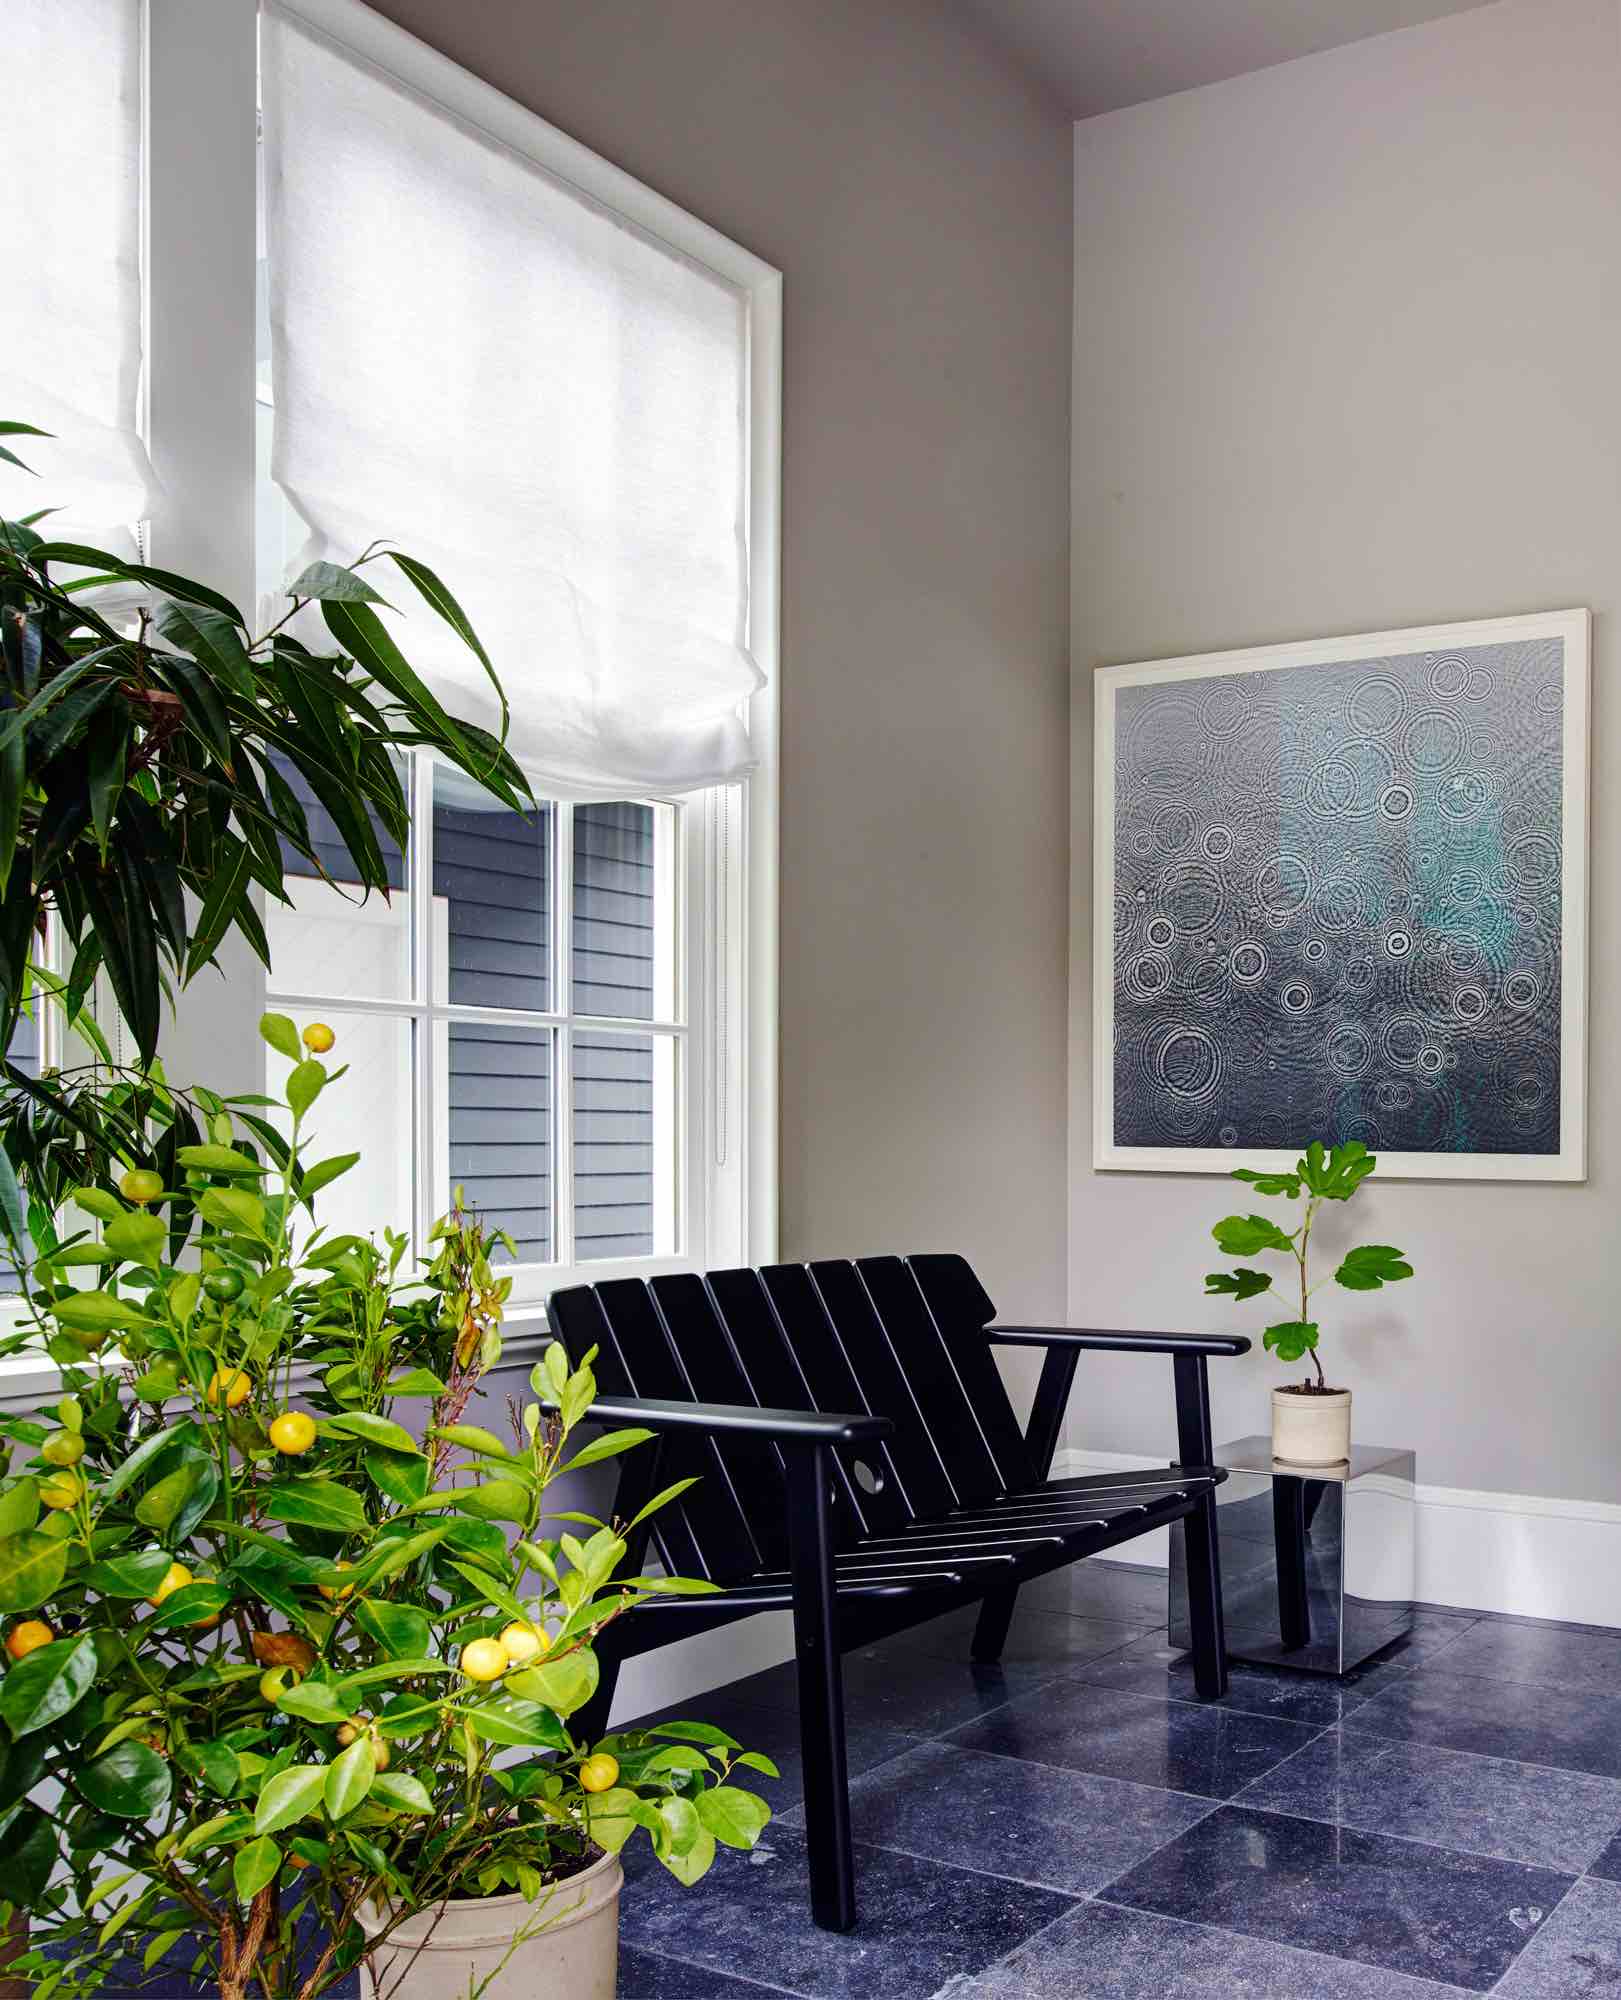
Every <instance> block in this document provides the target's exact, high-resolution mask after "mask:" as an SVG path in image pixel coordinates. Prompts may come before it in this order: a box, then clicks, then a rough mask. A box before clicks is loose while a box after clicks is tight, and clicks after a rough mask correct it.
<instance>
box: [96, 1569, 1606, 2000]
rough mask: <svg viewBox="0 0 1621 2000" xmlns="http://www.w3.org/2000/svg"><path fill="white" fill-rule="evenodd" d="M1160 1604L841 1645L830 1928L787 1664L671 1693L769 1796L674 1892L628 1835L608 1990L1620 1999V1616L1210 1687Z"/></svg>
mask: <svg viewBox="0 0 1621 2000" xmlns="http://www.w3.org/2000/svg"><path fill="white" fill-rule="evenodd" d="M1164 1616H1165V1576H1164V1572H1163V1571H1157V1572H1156V1571H1146V1570H1140V1569H1128V1568H1124V1567H1118V1566H1110V1565H1107V1564H1104V1563H1099V1562H1093V1563H1085V1564H1081V1565H1079V1566H1077V1567H1076V1568H1074V1569H1072V1570H1070V1571H1068V1572H1065V1573H1063V1574H1061V1575H1059V1576H1057V1577H1054V1578H1050V1579H1047V1580H1046V1581H1045V1582H1043V1583H1040V1584H1035V1585H1031V1586H1029V1587H1028V1588H1027V1590H1026V1592H1025V1593H1024V1597H1023V1599H1022V1600H1021V1608H1020V1612H1019V1616H1018V1619H1017V1622H1016V1624H1015V1627H1014V1630H1013V1633H1012V1636H1011V1638H1010V1641H1009V1644H1008V1647H1007V1652H1006V1655H1005V1658H1004V1661H1003V1664H1002V1665H1001V1666H1000V1667H998V1668H990V1669H986V1668H975V1667H973V1666H971V1665H970V1664H968V1660H967V1650H968V1626H969V1623H971V1614H964V1615H962V1616H960V1617H957V1618H954V1619H949V1620H943V1621H941V1622H940V1623H939V1624H937V1625H935V1626H932V1627H927V1628H924V1629H921V1630H917V1631H914V1632H910V1633H908V1634H906V1635H905V1636H904V1637H902V1638H900V1639H897V1640H894V1641H891V1642H889V1643H888V1644H886V1645H884V1646H882V1647H879V1648H875V1649H873V1650H872V1651H870V1652H865V1653H858V1654H854V1655H851V1656H849V1657H848V1658H847V1660H846V1667H845V1675H846V1690H847V1698H848V1707H849V1718H850V1727H849V1744H850V1766H851V1772H852V1778H853V1784H852V1797H853V1801H854V1809H855V1821H856V1835H857V1838H858V1840H859V1842H860V1843H861V1844H860V1848H859V1850H858V1861H859V1871H860V1879H859V1901H860V1912H861V1916H860V1922H859V1924H858V1926H857V1928H856V1930H855V1931H854V1932H852V1933H851V1934H850V1935H848V1936H844V1937H834V1936H830V1935H829V1934H828V1933H826V1932H824V1931H819V1930H817V1929H816V1928H815V1926H814V1925H813V1924H812V1923H811V1921H810V1912H809V1908H808V1903H807V1895H806V1885H805V1866H804V1840H803V1833H802V1830H801V1823H800V1817H799V1814H798V1811H797V1809H796V1808H797V1804H798V1800H799V1795H800V1757H799V1749H798V1725H797V1721H796V1717H795V1696H794V1680H793V1674H792V1671H791V1669H787V1668H777V1669H773V1670H772V1671H771V1672H769V1673H764V1674H756V1675H754V1676H753V1677H752V1678H750V1679H748V1680H744V1681H737V1682H734V1683H733V1684H732V1685H731V1686H729V1687H726V1688H721V1689H718V1690H716V1691H714V1692H712V1693H710V1694H706V1695H703V1696H700V1697H697V1698H695V1699H694V1700H693V1701H692V1702H690V1703H683V1704H682V1705H681V1708H680V1709H679V1710H677V1711H672V1713H689V1714H695V1715H697V1716H699V1717H701V1718H702V1719H704V1720H705V1721H709V1722H714V1723H717V1724H719V1725H720V1726H721V1727H722V1728H725V1729H727V1730H729V1731H730V1732H731V1733H732V1734H733V1735H735V1736H736V1737H737V1738H738V1739H739V1740H740V1741H741V1742H742V1743H744V1744H745V1745H746V1746H748V1747H749V1748H751V1749H755V1750H763V1751H765V1752H766V1753H767V1754H768V1755H769V1756H771V1757H772V1758H774V1759H775V1760H776V1761H777V1763H778V1764H779V1765H780V1767H781V1771H782V1778H781V1782H780V1783H777V1784H772V1783H770V1782H769V1781H766V1780H763V1779H762V1780H759V1781H758V1784H759V1789H760V1790H761V1791H762V1792H763V1793H765V1794H766V1795H767V1796H768V1797H769V1798H770V1799H771V1801H772V1804H773V1807H774V1809H775V1811H776V1814H777V1818H776V1820H775V1821H774V1823H773V1824H772V1825H771V1826H770V1827H769V1828H768V1829H767V1832H766V1836H765V1839H764V1841H763V1843H762V1845H761V1846H760V1847H759V1848H758V1849H756V1850H755V1852H754V1853H753V1854H752V1855H741V1854H737V1853H733V1852H729V1851H727V1850H724V1849H723V1850H722V1852H721V1855H720V1858H719V1860H718V1861H717V1863H716V1866H715V1868H714V1869H713V1871H712V1872H711V1874H710V1875H709V1876H708V1877H707V1878H706V1879H705V1881H704V1882H703V1883H702V1884H701V1885H699V1886H698V1887H697V1888H695V1889H692V1890H684V1889H681V1888H679V1887H678V1886H677V1885H676V1884H675V1883H674V1882H673V1881H672V1880H671V1879H670V1877H669V1876H668V1875H666V1874H665V1873H664V1871H663V1870H662V1869H660V1868H659V1867H658V1866H657V1864H656V1863H653V1862H652V1861H651V1860H650V1858H648V1857H647V1854H646V1850H645V1846H643V1847H642V1852H641V1856H640V1858H631V1857H627V1861H628V1864H629V1865H628V1873H629V1875H630V1878H631V1879H630V1880H629V1881H628V1882H627V1885H626V1890H625V1895H624V1900H623V1903H622V1905H621V1910H622V1937H623V1952H622V1960H621V1972H620V1983H619V2000H759V1996H760V1995H762V1994H772V1993H776V1994H790V1995H797V1996H803V1997H804V2000H1447V1996H1451V2000H1459V1996H1461V1995H1464V1994H1470V1993H1495V1994H1498V1995H1501V1996H1503V2000H1578V1996H1585V1995H1604V1996H1607V2000H1621V1632H1617V1631H1611V1630H1599V1629H1585V1628H1581V1627H1575V1626H1568V1625H1550V1624H1539V1623H1536V1622H1534V1621H1528V1620H1511V1619H1503V1618H1495V1617H1487V1618H1477V1617H1475V1616H1473V1615H1471V1614H1469V1613H1466V1612H1443V1611H1427V1612H1421V1613H1419V1614H1418V1619H1417V1623H1416V1626H1415V1629H1414V1631H1413V1632H1412V1634H1411V1635H1410V1636H1409V1637H1407V1638H1405V1639H1403V1640H1400V1641H1398V1642H1397V1644H1396V1645H1394V1646H1392V1647H1390V1648H1388V1649H1387V1651H1386V1652H1385V1653H1384V1654H1383V1655H1381V1656H1379V1657H1377V1658H1375V1659H1374V1660H1371V1661H1369V1662H1367V1663H1366V1664H1365V1665H1364V1666H1363V1667H1361V1668H1360V1669H1359V1670H1358V1671H1357V1672H1355V1673H1353V1674H1352V1675H1350V1676H1349V1677H1348V1678H1347V1679H1345V1680H1343V1681H1338V1682H1336V1681H1326V1680H1323V1679H1321V1678H1319V1677H1317V1676H1311V1675H1298V1674H1290V1673H1287V1672H1284V1671H1278V1670H1272V1669H1267V1668H1259V1667H1246V1666H1241V1665H1239V1666H1235V1667H1234V1668H1233V1671H1232V1690H1231V1692H1230V1693H1229V1695H1228V1696H1227V1698H1226V1699H1225V1700H1224V1701H1223V1702H1221V1703H1216V1704H1213V1703H1204V1702H1200V1701H1198V1700H1197V1699H1196V1697H1195V1695H1194V1691H1193V1687H1192V1681H1191V1676H1190V1674H1189V1672H1188V1670H1187V1668H1186V1666H1185V1665H1184V1663H1183V1661H1182V1658H1181V1657H1180V1656H1179V1655H1177V1654H1176V1653H1174V1652H1173V1651H1171V1649H1170V1648H1169V1647H1168V1646H1167V1644H1166V1642H1165V1632H1164ZM639 1845H640V1844H639ZM633 1854H634V1850H633ZM131 1971H132V1973H133V1972H135V1969H134V1968H131ZM207 1990H208V1989H207V1988H205V1987H200V1986H193V1985H192V1984H191V1983H190V1982H189V1981H187V1980H185V1979H183V1978H179V1977H177V1975H176V1974H175V1973H173V1972H166V1971H164V1970H163V1969H162V1968H160V1969H159V1970H158V1971H157V1973H155V1974H154V1975H153V1976H152V1978H151V1979H150V1980H142V1979H140V1978H139V1976H138V1974H137V1975H136V1976H135V1977H134V1978H133V1979H132V1980H131V1981H130V1983H129V1984H127V1985H126V1984H124V1983H123V1982H122V1981H121V1980H120V1979H118V1978H117V1977H116V1975H115V1977H114V1979H113V1981H112V1982H111V1984H110V1985H109V1987H108V1988H106V1989H104V1994H105V1995H106V1996H109V2000H110V1996H111V1995H112V1994H113V1993H118V1994H121V1995H123V1994H136V1993H138V1994H140V1995H142V1996H143V2000H160V1996H177V1995H181V1994H186V1995H193V1994H201V1993H206V1991H207ZM353 1991H354V1989H353V1987H352V1986H350V1987H348V1988H346V1989H345V1990H344V1992H343V1993H342V1995H340V2000H350V1996H351V1995H352V1994H353ZM403 2000H408V1996H403Z"/></svg>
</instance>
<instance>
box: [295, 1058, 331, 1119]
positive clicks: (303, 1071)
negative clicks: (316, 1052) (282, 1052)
mask: <svg viewBox="0 0 1621 2000" xmlns="http://www.w3.org/2000/svg"><path fill="white" fill-rule="evenodd" d="M325 1088H326V1065H325V1063H318V1062H316V1061H315V1060H314V1059H313V1057H312V1058H310V1059H309V1060H307V1061H305V1062H301V1063H297V1064H295V1065H294V1067H293V1070H292V1073H291V1074H290V1075H289V1076H288V1078H287V1103H288V1105H289V1107H290V1109H291V1110H292V1112H293V1114H294V1116H295V1117H299V1118H302V1117H303V1116H304V1114H305V1112H306V1111H308V1110H309V1108H310V1106H311V1105H312V1104H313V1103H314V1102H315V1100H316V1098H318V1097H319V1096H320V1094H321V1092H322V1091H323V1090H324V1089H325Z"/></svg>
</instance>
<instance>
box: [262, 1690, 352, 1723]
mask: <svg viewBox="0 0 1621 2000" xmlns="http://www.w3.org/2000/svg"><path fill="white" fill-rule="evenodd" d="M359 1706H360V1702H359V1698H358V1697H357V1696H355V1695H352V1694H345V1693H344V1692H343V1691H342V1690H341V1689H340V1688H337V1687H335V1686H334V1685H333V1684H332V1682H331V1681H300V1682H299V1683H298V1685H297V1686H296V1687H290V1688H287V1689H286V1690H284V1692H283V1693H282V1694H281V1695H280V1696H279V1698H278V1699H277V1702H276V1708H277V1710H278V1712H279V1713H280V1714H282V1715H296V1716H299V1717H301V1718H302V1720H304V1721H305V1722H332V1723H338V1722H344V1721H347V1719H348V1718H349V1717H350V1716H351V1715H353V1714H354V1712H355V1710H356V1709H357V1708H358V1707H359Z"/></svg>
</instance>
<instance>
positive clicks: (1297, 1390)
mask: <svg viewBox="0 0 1621 2000" xmlns="http://www.w3.org/2000/svg"><path fill="white" fill-rule="evenodd" d="M1377 1165H1378V1162H1377V1160H1376V1159H1375V1158H1374V1156H1373V1154H1371V1153H1370V1152H1369V1151H1368V1149H1367V1147H1366V1146H1364V1145H1362V1144H1360V1143H1359V1142H1358V1141H1356V1140H1350V1141H1348V1142H1347V1143H1346V1144H1345V1145H1343V1146H1335V1147H1333V1148H1332V1149H1330V1148H1328V1147H1326V1146H1324V1145H1323V1143H1322V1142H1321V1141H1320V1140H1313V1142H1312V1143H1311V1145H1309V1146H1308V1147H1307V1148H1306V1151H1305V1153H1304V1155H1303V1156H1302V1157H1301V1158H1300V1159H1299V1160H1297V1161H1296V1162H1295V1165H1294V1169H1293V1171H1292V1172H1284V1173H1267V1172H1257V1171H1256V1170H1255V1169H1254V1168H1251V1167H1240V1168H1238V1169H1236V1170H1235V1172H1234V1174H1233V1179H1234V1180H1236V1181H1245V1182H1247V1183H1248V1184H1249V1185H1250V1186H1251V1187H1253V1188H1254V1190H1255V1192H1256V1193H1257V1194H1259V1195H1274V1196H1278V1197H1280V1198H1282V1199H1283V1200H1285V1201H1292V1202H1296V1203H1298V1204H1299V1207H1298V1210H1297V1219H1296V1221H1295V1226H1294V1228H1293V1229H1285V1228H1284V1227H1283V1225H1282V1224H1281V1223H1278V1222H1274V1221H1272V1220H1271V1218H1270V1217H1268V1216H1264V1215H1229V1216H1225V1217H1224V1218H1223V1219H1222V1220H1221V1221H1220V1222H1218V1223H1217V1224H1216V1226H1215V1228H1214V1229H1213V1230H1212V1231H1211V1232H1210V1233H1211V1235H1212V1236H1213V1237H1214V1238H1215V1241H1216V1247H1217V1248H1218V1249H1219V1250H1221V1251H1222V1252H1223V1254H1224V1255H1226V1256H1228V1257H1256V1256H1275V1257H1281V1258H1284V1259H1285V1260H1286V1261H1287V1263H1288V1264H1289V1265H1290V1266H1292V1268H1290V1269H1288V1270H1286V1272H1285V1274H1284V1275H1285V1277H1286V1279H1287V1282H1288V1285H1289V1288H1290V1289H1289V1303H1290V1304H1291V1305H1295V1306H1297V1308H1298V1315H1297V1317H1296V1318H1294V1319H1285V1320H1277V1321H1274V1322H1273V1324H1272V1325H1270V1326H1268V1327H1267V1328H1266V1329H1265V1330H1264V1332H1263V1333H1262V1335H1261V1339H1262V1341H1263V1342H1264V1343H1265V1346H1266V1348H1267V1351H1268V1352H1269V1353H1271V1354H1275V1355H1276V1356H1277V1357H1278V1359H1279V1360H1280V1361H1288V1362H1295V1361H1301V1360H1304V1359H1305V1358H1306V1357H1307V1356H1308V1355H1309V1356H1310V1357H1311V1365H1312V1370H1313V1372H1312V1373H1311V1374H1308V1375H1307V1377H1306V1379H1305V1380H1304V1381H1303V1382H1289V1383H1286V1384H1285V1385H1284V1386H1283V1387H1282V1388H1278V1389H1274V1390H1273V1391H1272V1456H1273V1457H1274V1458H1276V1459H1280V1460H1282V1461H1283V1463H1284V1464H1286V1465H1306V1466H1322V1465H1338V1464H1342V1463H1344V1462H1345V1461H1346V1460H1347V1459H1349V1457H1350V1455H1351V1392H1350V1390H1349V1389H1339V1388H1334V1387H1332V1386H1331V1385H1330V1383H1329V1380H1328V1377H1327V1376H1326V1375H1325V1374H1324V1372H1323V1363H1322V1358H1321V1356H1320V1355H1319V1354H1318V1351H1317V1346H1318V1341H1319V1338H1320V1336H1321V1332H1322V1329H1321V1326H1320V1325H1319V1323H1318V1321H1317V1320H1316V1319H1315V1318H1314V1317H1313V1314H1312V1308H1311V1300H1312V1297H1313V1295H1314V1294H1315V1293H1316V1292H1318V1291H1320V1290H1321V1289H1322V1287H1323V1286H1324V1285H1325V1284H1327V1283H1329V1282H1330V1279H1331V1280H1332V1282H1333V1283H1334V1284H1336V1285H1339V1286H1341V1287H1342V1288H1343V1289H1344V1290H1346V1291H1349V1292H1376V1291H1378V1290H1380V1288H1381V1287H1382V1286H1385V1285H1392V1284H1395V1283H1396V1282H1397V1281H1398V1280H1399V1279H1402V1278H1410V1277H1411V1276H1412V1275H1413V1267H1412V1265H1411V1264H1409V1263H1408V1262H1407V1260H1406V1258H1405V1257H1404V1256H1403V1254H1402V1252H1401V1251H1400V1250H1397V1249H1395V1248H1394V1247H1393V1246H1392V1245H1390V1244H1388V1243H1364V1244H1361V1245H1359V1246H1358V1247H1357V1248H1356V1249H1354V1250H1348V1251H1347V1252H1346V1253H1345V1256H1344V1257H1343V1258H1342V1259H1341V1260H1340V1263H1339V1265H1338V1266H1337V1268H1336V1269H1335V1270H1334V1271H1333V1272H1332V1273H1331V1274H1330V1277H1326V1278H1321V1279H1319V1280H1318V1282H1317V1283H1316V1284H1313V1283H1312V1278H1311V1265H1310V1253H1311V1236H1312V1229H1313V1227H1314V1225H1315V1224H1316V1221H1317V1216H1318V1211H1319V1210H1320V1209H1321V1208H1322V1205H1323V1203H1324V1202H1325V1201H1337V1202H1344V1201H1349V1200H1350V1199H1351V1198H1352V1196H1353V1195H1354V1194H1355V1193H1356V1191H1357V1189H1358V1188H1359V1187H1361V1185H1362V1183H1363V1182H1364V1181H1365V1180H1366V1179H1367V1178H1368V1176H1369V1175H1370V1174H1371V1173H1372V1172H1373V1170H1374V1168H1375V1167H1376V1166H1377ZM1272 1280H1273V1273H1272V1272H1271V1271H1265V1270H1260V1269H1258V1268H1257V1267H1256V1266H1254V1265H1252V1264H1240V1265H1239V1266H1238V1267H1237V1269H1236V1270H1232V1271H1211V1272H1209V1273H1208V1274H1207V1276H1206V1278H1205V1294H1206V1296H1207V1297H1223V1298H1230V1299H1232V1300H1233V1301H1234V1302H1235V1303H1237V1304H1242V1303H1244V1302H1245V1301H1247V1300H1251V1299H1263V1300H1266V1301H1267V1302H1268V1303H1269V1304H1270V1303H1271V1301H1272V1297H1273V1282H1272Z"/></svg>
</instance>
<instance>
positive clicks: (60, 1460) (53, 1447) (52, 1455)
mask: <svg viewBox="0 0 1621 2000" xmlns="http://www.w3.org/2000/svg"><path fill="white" fill-rule="evenodd" d="M39 1455H40V1457H41V1458H42V1459H44V1461H45V1463H46V1464H47V1465H77V1464H78V1462H79V1460H80V1459H81V1458H83V1457H84V1439H83V1438H82V1437H80V1435H79V1433H78V1432H77V1431H52V1432H51V1434H50V1436H49V1437H48V1438H47V1439H46V1440H45V1442H44V1443H43V1444H42V1445H41V1446H40V1448H39Z"/></svg>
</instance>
